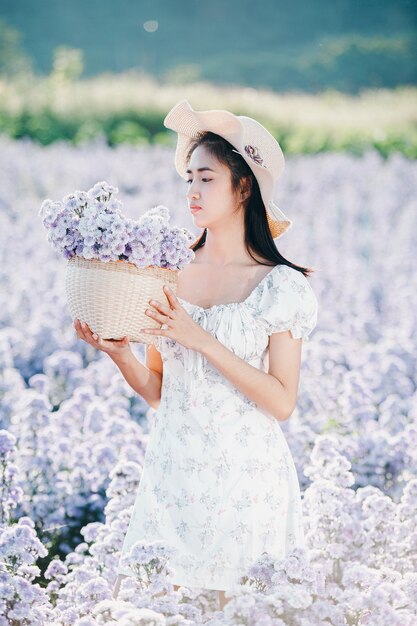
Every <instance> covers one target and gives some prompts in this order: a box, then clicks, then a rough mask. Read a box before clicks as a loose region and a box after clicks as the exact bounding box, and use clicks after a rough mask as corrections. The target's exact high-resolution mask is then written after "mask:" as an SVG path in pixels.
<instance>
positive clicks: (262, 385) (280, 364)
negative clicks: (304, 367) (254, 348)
mask: <svg viewBox="0 0 417 626" xmlns="http://www.w3.org/2000/svg"><path fill="white" fill-rule="evenodd" d="M207 334H208V337H207V339H206V341H205V342H204V344H203V345H202V346H201V349H200V352H201V354H203V355H204V356H205V358H206V359H207V360H208V361H210V363H211V364H212V365H214V367H216V368H217V369H218V370H219V371H220V372H221V373H222V374H223V375H224V376H225V377H226V378H227V379H228V380H229V381H230V382H231V383H232V384H233V385H234V386H235V387H237V389H239V391H241V392H242V393H243V394H245V395H246V396H247V397H248V398H250V399H251V400H253V402H255V403H256V404H257V405H258V406H259V407H261V408H263V409H264V410H265V411H267V412H268V413H270V414H271V415H272V416H273V417H275V418H276V419H277V420H278V421H280V422H282V421H285V420H286V419H288V418H289V417H290V415H291V413H292V412H293V411H294V409H295V406H296V403H297V392H298V384H299V379H300V364H301V344H302V340H301V339H293V338H292V337H291V334H290V332H289V331H288V330H287V331H284V332H280V333H274V334H273V335H271V337H270V342H269V370H268V373H266V372H262V371H261V370H259V369H258V368H256V367H254V366H253V365H250V364H249V363H247V362H246V361H245V360H244V359H241V358H240V357H238V356H237V355H236V354H234V353H233V352H232V351H231V350H229V349H228V348H226V346H224V345H223V344H222V343H220V341H218V340H217V339H216V338H215V337H214V336H213V335H212V334H211V333H207Z"/></svg>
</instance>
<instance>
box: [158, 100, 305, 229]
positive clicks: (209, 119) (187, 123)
mask: <svg viewBox="0 0 417 626" xmlns="http://www.w3.org/2000/svg"><path fill="white" fill-rule="evenodd" d="M164 126H165V127H166V128H169V129H170V130H173V131H175V132H176V133H177V145H176V150H175V158H174V161H175V169H176V170H177V172H178V174H179V175H180V176H181V177H182V178H184V179H186V178H187V154H188V151H189V149H190V147H191V144H192V143H193V140H194V139H196V138H197V137H198V136H199V134H200V133H202V132H205V131H211V132H213V133H216V134H218V135H220V136H224V135H226V140H227V141H229V143H230V144H231V145H233V146H234V147H235V148H236V149H237V148H239V140H240V138H241V133H242V126H241V124H240V122H239V119H238V118H237V117H236V116H235V115H234V114H233V113H230V111H226V110H224V109H210V110H208V111H194V110H193V109H192V107H191V105H190V103H189V102H188V101H187V100H181V101H180V102H178V103H177V104H176V105H175V106H174V107H173V108H172V109H171V110H170V111H169V112H168V114H167V115H166V117H165V119H164ZM234 137H236V140H235V142H234ZM239 154H241V156H242V158H243V159H244V160H245V161H246V163H247V164H248V166H249V167H250V168H251V169H252V171H254V174H255V175H256V178H257V180H258V182H259V181H262V188H263V190H264V194H262V195H265V196H266V197H272V194H273V190H274V181H273V178H272V176H271V174H270V172H268V170H266V169H265V168H264V167H262V166H261V165H258V164H257V163H255V162H253V161H252V160H251V159H248V158H247V157H246V155H244V154H242V153H240V152H239ZM264 204H265V209H266V216H267V220H268V225H269V228H270V231H271V235H272V237H273V238H274V239H276V238H279V237H281V236H282V235H283V234H284V233H285V232H286V231H287V230H288V229H289V228H291V227H292V225H293V222H292V221H291V220H290V219H289V218H288V217H287V216H286V215H285V214H284V213H283V211H281V209H280V208H279V207H278V206H277V205H276V204H275V203H274V202H273V201H272V200H270V201H269V202H268V203H265V200H264Z"/></svg>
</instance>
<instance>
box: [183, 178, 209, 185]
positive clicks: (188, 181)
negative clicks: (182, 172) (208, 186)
mask: <svg viewBox="0 0 417 626" xmlns="http://www.w3.org/2000/svg"><path fill="white" fill-rule="evenodd" d="M201 180H202V181H203V183H209V182H210V181H211V178H202V179H201ZM185 182H186V183H187V185H188V183H192V182H193V181H192V180H186V181H185Z"/></svg>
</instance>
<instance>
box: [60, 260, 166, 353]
mask: <svg viewBox="0 0 417 626" xmlns="http://www.w3.org/2000/svg"><path fill="white" fill-rule="evenodd" d="M177 277H178V271H177V270H170V269H166V268H163V267H144V268H139V267H137V266H136V265H134V264H133V263H128V262H127V261H107V262H104V261H99V260H97V259H84V258H82V257H80V256H73V257H71V258H70V259H69V260H68V264H67V271H66V277H65V288H66V293H67V299H68V304H69V310H70V315H71V317H72V319H73V320H74V319H76V318H78V319H79V320H81V321H82V322H87V324H88V325H89V327H90V328H91V330H92V331H93V332H95V333H97V334H98V335H100V337H102V338H103V339H122V338H123V337H124V336H125V335H129V340H130V341H131V342H136V343H146V344H154V343H155V341H156V339H157V335H147V334H145V333H140V332H139V330H140V329H141V328H158V329H160V328H161V324H160V322H157V321H156V320H153V319H152V318H151V317H149V316H148V315H146V314H145V310H146V309H147V308H151V310H155V309H152V307H150V306H149V300H151V299H153V300H158V301H159V302H163V303H166V304H168V306H169V303H168V299H167V297H166V295H165V292H164V290H163V286H164V285H168V286H169V287H171V289H172V291H173V292H174V293H176V292H177Z"/></svg>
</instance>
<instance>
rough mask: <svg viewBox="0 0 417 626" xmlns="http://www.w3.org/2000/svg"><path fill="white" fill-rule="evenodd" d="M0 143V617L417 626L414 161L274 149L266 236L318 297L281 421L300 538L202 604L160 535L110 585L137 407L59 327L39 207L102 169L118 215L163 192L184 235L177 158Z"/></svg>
mask: <svg viewBox="0 0 417 626" xmlns="http://www.w3.org/2000/svg"><path fill="white" fill-rule="evenodd" d="M0 155H1V163H2V167H1V169H0V182H1V188H2V197H1V199H0V243H1V248H0V250H1V290H0V472H1V478H0V598H1V600H0V626H6V625H9V624H10V625H12V626H20V625H24V626H26V625H27V626H32V625H33V626H35V625H36V626H38V625H39V626H41V625H42V626H43V625H55V626H58V625H59V626H69V625H75V626H93V625H99V624H118V625H121V626H128V625H132V626H133V625H139V624H140V625H149V626H150V625H155V626H156V625H158V626H159V625H161V626H162V625H166V626H177V625H178V626H183V625H184V626H194V625H199V624H207V625H208V626H220V624H225V625H233V626H241V625H242V624H245V625H250V626H327V625H333V626H362V625H363V626H365V625H366V626H414V624H416V623H417V574H416V571H417V525H416V523H415V520H416V516H417V392H416V386H417V313H416V311H417V307H416V299H415V294H416V293H417V273H416V271H415V254H416V250H417V218H416V215H417V200H416V198H417V164H416V161H412V160H408V159H407V158H406V157H404V156H403V155H401V154H399V153H392V154H390V155H389V157H388V158H387V159H383V158H382V157H381V156H380V154H379V153H378V152H376V151H373V150H369V151H367V152H366V153H365V154H364V155H363V156H361V157H357V156H353V155H348V154H344V153H337V154H336V153H323V154H318V155H298V156H292V157H288V158H287V162H286V169H285V172H284V175H283V177H282V179H281V181H280V184H279V185H278V188H277V190H276V196H275V200H276V201H277V204H278V206H280V207H281V208H282V209H283V211H284V212H285V213H286V214H287V215H288V216H289V217H290V219H292V220H293V221H294V225H293V227H292V228H291V229H290V231H288V233H287V234H286V235H285V236H283V237H282V238H280V239H278V240H276V243H277V246H278V248H279V250H280V252H281V253H282V254H283V255H284V256H285V257H286V258H287V259H289V260H290V261H292V262H294V263H298V264H301V265H305V266H309V267H313V268H314V269H315V273H314V274H313V276H312V278H311V279H310V280H311V285H312V286H313V289H314V290H315V293H316V295H317V298H318V301H319V314H318V325H317V327H316V329H315V330H314V332H313V334H312V336H311V341H309V342H308V343H307V344H305V345H304V346H303V363H302V372H301V381H300V388H299V396H298V404H297V408H296V409H295V411H294V413H293V414H292V415H291V417H290V419H289V420H288V421H287V422H284V423H282V429H283V431H284V433H285V435H286V437H287V440H288V443H289V446H290V448H291V451H292V454H293V457H294V461H295V464H296V467H297V470H298V475H299V480H300V485H301V487H302V491H303V512H304V520H305V534H306V544H307V550H306V551H304V550H302V549H298V550H296V551H294V552H293V553H292V554H289V555H288V557H287V558H286V559H284V560H282V561H281V560H278V559H274V557H273V555H268V554H264V555H263V556H261V557H260V558H259V560H258V561H257V562H255V563H254V564H253V566H252V567H251V568H250V570H249V571H248V572H246V573H245V574H244V576H242V584H241V586H240V590H239V592H238V593H236V594H235V595H234V596H231V597H230V600H229V602H228V604H227V605H226V607H225V608H224V611H219V610H218V607H217V604H216V601H215V598H214V595H213V593H212V592H207V591H204V590H195V589H187V588H185V587H182V588H180V589H179V590H178V591H176V592H174V591H173V586H172V585H171V583H170V574H171V572H172V570H171V569H170V564H169V555H170V547H169V546H165V545H164V544H162V543H158V542H156V543H155V544H149V545H144V546H141V545H140V544H137V545H136V546H135V547H134V548H133V549H132V551H131V554H130V557H129V559H130V563H131V565H132V568H133V570H134V572H135V573H136V575H135V576H132V577H129V578H128V579H126V580H125V581H123V584H122V587H121V590H120V593H119V596H118V598H117V600H115V599H113V597H112V591H113V586H114V583H115V578H116V567H117V563H118V559H119V554H120V549H121V546H122V542H123V537H124V534H125V531H126V529H127V525H128V522H129V517H130V513H131V510H132V506H133V502H134V498H135V495H136V490H137V487H138V484H139V480H140V477H141V469H142V464H143V458H144V454H145V450H146V445H147V441H148V439H149V435H150V432H151V428H152V420H153V415H154V410H153V409H151V408H150V407H149V406H148V405H147V404H146V403H145V402H144V401H143V399H142V398H141V397H140V396H139V395H138V394H136V393H134V392H133V390H132V389H131V388H130V387H129V385H128V384H127V383H126V382H125V381H124V379H123V378H122V376H121V374H120V372H119V370H118V368H117V367H116V366H115V364H114V363H113V362H112V361H111V360H110V359H109V358H108V356H107V355H106V354H104V353H102V352H98V351H95V350H94V349H93V348H92V347H91V346H89V345H87V344H86V343H85V342H82V341H80V340H79V339H78V338H77V337H76V334H75V332H74V328H73V326H72V322H71V318H70V316H69V312H68V310H67V303H66V297H65V269H66V260H65V259H64V258H63V257H62V255H61V254H59V252H58V251H57V250H54V249H52V247H51V245H50V244H49V242H48V241H47V236H46V233H45V229H44V227H43V224H42V220H41V218H40V216H39V214H38V213H39V208H40V206H41V204H42V202H43V201H44V200H45V199H46V198H51V199H52V200H56V199H59V198H62V197H64V196H65V195H66V194H69V193H70V192H72V191H73V190H75V189H80V190H83V189H88V188H90V187H91V186H92V185H94V183H95V182H96V181H97V180H106V181H108V183H109V184H111V185H114V186H115V187H117V188H118V189H119V195H118V197H119V199H120V200H121V201H122V202H123V206H124V211H125V214H126V215H127V216H128V217H129V218H132V219H138V218H139V217H140V216H141V215H142V214H143V213H144V212H145V211H147V210H149V209H150V208H152V207H155V206H157V205H159V204H161V205H164V206H166V207H168V208H169V210H170V214H171V220H172V222H173V224H175V225H176V226H178V227H181V228H187V229H189V230H190V231H191V232H193V233H195V235H197V234H198V231H197V230H196V229H195V227H194V226H193V222H192V218H191V216H190V215H189V213H188V211H187V202H186V196H185V194H186V190H187V187H186V183H185V181H184V180H182V179H180V178H179V177H178V175H177V173H176V171H175V168H174V160H173V159H174V151H173V149H172V147H168V146H163V145H153V146H136V147H134V146H131V145H128V144H120V145H118V146H116V147H114V148H110V147H109V146H108V145H107V144H106V143H105V141H104V140H101V139H98V140H97V141H95V142H94V143H89V144H82V145H80V146H78V147H75V146H71V145H69V144H67V143H65V142H61V141H58V142H55V143H52V144H50V145H48V146H40V145H37V144H35V143H32V141H30V140H20V141H14V140H12V139H10V138H9V137H7V136H6V135H1V136H0ZM134 350H135V351H136V353H137V355H138V356H139V357H140V358H143V355H144V350H143V346H142V345H141V344H134ZM162 591H165V592H166V594H164V595H162V594H161V592H162Z"/></svg>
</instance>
